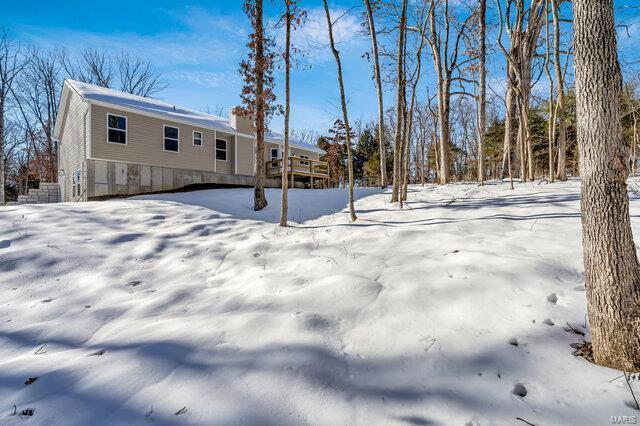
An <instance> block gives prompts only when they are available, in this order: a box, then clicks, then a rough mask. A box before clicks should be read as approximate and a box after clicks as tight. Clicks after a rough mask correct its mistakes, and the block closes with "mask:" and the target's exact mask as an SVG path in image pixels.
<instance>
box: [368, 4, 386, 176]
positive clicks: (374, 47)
mask: <svg viewBox="0 0 640 426" xmlns="http://www.w3.org/2000/svg"><path fill="white" fill-rule="evenodd" d="M364 5H365V6H366V9H367V21H368V23H369V32H370V33H371V47H372V50H373V73H374V77H375V80H376V90H377V92H378V146H379V147H380V186H382V187H383V188H384V187H386V186H387V150H386V146H385V143H384V104H383V101H382V79H381V77H380V59H379V56H380V55H379V54H378V40H377V36H376V26H375V22H374V20H373V10H372V8H371V1H370V0H364Z"/></svg>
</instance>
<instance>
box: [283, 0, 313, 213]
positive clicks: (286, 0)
mask: <svg viewBox="0 0 640 426" xmlns="http://www.w3.org/2000/svg"><path fill="white" fill-rule="evenodd" d="M284 3H285V7H286V11H285V14H286V16H285V21H286V37H285V51H284V67H285V74H284V149H283V152H282V155H281V157H282V159H281V161H282V163H281V164H282V178H281V180H282V200H281V205H280V226H287V216H288V214H287V212H288V207H289V205H288V201H289V200H288V195H289V194H288V193H289V191H288V188H289V179H288V169H289V114H290V112H291V103H290V94H291V90H290V86H289V83H290V80H291V1H290V0H284ZM292 169H293V166H292ZM292 172H293V170H292ZM311 189H313V188H311Z"/></svg>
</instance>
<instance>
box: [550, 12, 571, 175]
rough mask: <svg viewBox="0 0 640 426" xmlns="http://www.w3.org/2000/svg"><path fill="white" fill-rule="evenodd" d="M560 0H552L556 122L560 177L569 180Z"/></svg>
mask: <svg viewBox="0 0 640 426" xmlns="http://www.w3.org/2000/svg"><path fill="white" fill-rule="evenodd" d="M558 2H559V0H551V13H552V15H553V58H554V62H555V70H556V93H557V97H558V102H557V107H556V113H555V115H556V122H557V123H558V124H557V125H558V174H557V176H558V179H559V180H561V181H565V180H567V121H566V113H565V102H564V75H563V73H562V65H561V64H560V19H559V18H558Z"/></svg>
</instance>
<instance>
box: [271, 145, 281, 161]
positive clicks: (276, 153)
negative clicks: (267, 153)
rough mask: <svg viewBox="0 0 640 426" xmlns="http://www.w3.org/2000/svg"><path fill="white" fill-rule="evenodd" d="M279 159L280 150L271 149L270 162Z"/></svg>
mask: <svg viewBox="0 0 640 426" xmlns="http://www.w3.org/2000/svg"><path fill="white" fill-rule="evenodd" d="M279 158H280V150H279V149H278V148H271V161H273V160H277V159H279Z"/></svg>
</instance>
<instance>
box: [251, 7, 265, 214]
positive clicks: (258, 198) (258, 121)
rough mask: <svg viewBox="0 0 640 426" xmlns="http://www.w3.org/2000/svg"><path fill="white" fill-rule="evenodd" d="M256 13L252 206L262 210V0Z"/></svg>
mask: <svg viewBox="0 0 640 426" xmlns="http://www.w3.org/2000/svg"><path fill="white" fill-rule="evenodd" d="M255 13H256V18H255V19H256V28H255V34H256V42H255V63H256V64H257V65H256V67H255V68H256V75H255V102H256V108H255V110H256V116H255V127H256V182H255V187H254V189H253V208H254V210H262V209H263V208H265V207H266V206H267V197H266V196H265V194H264V182H265V165H264V133H265V118H266V117H265V115H266V108H267V105H266V100H265V99H264V63H265V61H266V58H265V55H264V26H263V24H262V0H256V2H255Z"/></svg>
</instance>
